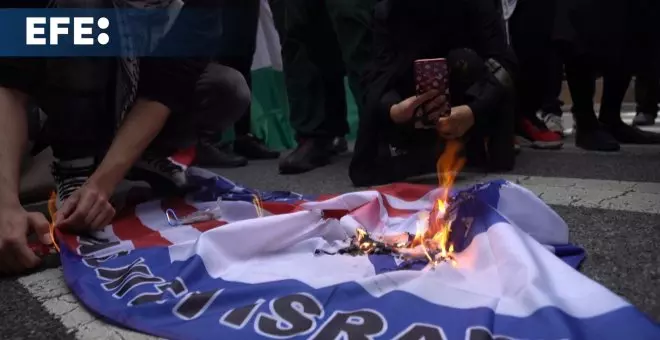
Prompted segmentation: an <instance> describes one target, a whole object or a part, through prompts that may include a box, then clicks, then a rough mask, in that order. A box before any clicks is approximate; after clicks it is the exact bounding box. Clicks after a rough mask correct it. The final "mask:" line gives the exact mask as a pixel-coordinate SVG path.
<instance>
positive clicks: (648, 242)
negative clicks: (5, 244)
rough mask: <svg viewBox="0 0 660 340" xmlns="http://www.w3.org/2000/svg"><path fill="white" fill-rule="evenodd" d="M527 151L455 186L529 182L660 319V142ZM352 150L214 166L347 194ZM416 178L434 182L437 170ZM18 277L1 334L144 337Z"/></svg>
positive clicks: (5, 282)
mask: <svg viewBox="0 0 660 340" xmlns="http://www.w3.org/2000/svg"><path fill="white" fill-rule="evenodd" d="M571 143H572V141H571V139H570V138H569V139H568V140H567V145H566V147H565V148H564V150H560V151H537V150H529V149H525V150H523V152H522V154H521V155H520V156H519V161H518V163H519V164H518V167H517V169H516V170H515V171H513V172H512V173H510V174H474V173H469V174H462V175H461V176H460V177H459V182H458V185H459V186H464V185H468V184H470V183H474V182H475V181H480V180H484V179H490V178H506V179H509V180H512V181H515V182H517V183H520V184H521V185H523V186H525V187H527V188H529V189H530V190H532V191H533V192H535V193H536V194H538V195H539V196H540V197H541V198H542V199H544V200H545V201H546V202H547V203H548V204H550V205H551V206H552V207H553V208H554V209H555V210H556V211H557V212H558V213H559V214H560V215H561V216H562V217H563V218H564V219H565V220H566V221H567V223H568V225H569V227H570V231H571V238H572V241H573V242H574V243H576V244H579V245H581V246H583V247H584V248H585V249H586V250H587V253H588V258H587V260H586V262H585V264H584V266H583V268H582V272H583V273H584V274H585V275H587V276H589V277H590V278H592V279H594V280H596V281H598V282H600V283H601V284H603V285H605V286H606V287H608V288H609V289H611V290H613V291H614V292H616V293H618V294H620V295H622V296H623V297H625V298H626V299H628V300H629V301H630V302H631V303H633V304H634V305H636V306H637V307H639V308H640V309H641V310H642V311H644V312H646V313H648V315H649V316H651V317H652V318H653V319H655V320H656V321H660V289H659V288H658V287H660V171H659V170H660V146H642V147H640V146H632V147H624V149H623V150H622V151H621V152H620V153H614V154H604V153H590V152H585V151H582V150H579V149H576V148H575V147H573V146H572V144H571ZM349 159H350V155H349V154H347V155H343V156H340V157H338V158H337V159H336V160H335V162H334V163H333V164H332V165H329V166H327V167H324V168H321V169H317V170H315V171H312V172H310V173H307V174H302V175H298V176H282V175H279V174H278V171H277V162H275V161H260V162H252V163H251V164H250V165H249V166H248V167H246V168H240V169H218V170H217V172H218V173H219V174H221V175H223V176H226V177H228V178H230V179H232V180H234V181H237V182H239V183H241V184H244V185H247V186H250V187H254V188H258V189H263V190H274V189H277V190H292V191H297V192H301V193H310V194H318V193H341V192H346V191H351V190H356V188H354V187H352V186H351V184H350V181H349V180H348V178H347V174H346V171H347V166H348V162H349ZM415 181H416V182H422V183H433V181H434V176H433V175H429V176H421V177H419V178H417V179H415ZM50 267H51V268H50V269H45V270H41V271H39V272H38V273H34V274H32V275H28V276H25V277H22V278H18V279H16V278H12V279H0V289H1V290H2V291H3V294H0V307H2V308H0V317H2V319H1V320H2V322H0V339H45V338H48V339H148V338H149V337H145V336H142V335H138V334H136V333H133V332H128V331H125V330H121V329H118V328H115V327H114V326H110V325H107V324H105V323H104V322H103V321H100V320H97V319H96V318H95V317H93V316H92V315H90V314H89V313H87V312H86V311H85V309H84V308H83V307H81V306H80V305H78V304H77V303H76V300H75V297H73V296H71V295H70V293H69V291H68V289H67V288H66V286H65V285H64V283H63V281H62V276H61V275H62V274H61V270H60V269H59V268H58V265H57V263H51V264H50Z"/></svg>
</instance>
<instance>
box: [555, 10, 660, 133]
mask: <svg viewBox="0 0 660 340" xmlns="http://www.w3.org/2000/svg"><path fill="white" fill-rule="evenodd" d="M557 3H558V6H557V21H556V25H555V30H554V38H555V39H556V40H557V41H558V42H559V43H560V45H561V46H562V49H563V56H564V58H565V60H566V73H567V80H568V82H569V86H570V88H571V95H572V97H573V101H574V102H575V105H574V109H573V113H574V115H575V116H576V123H577V125H578V128H579V127H580V126H582V127H584V128H587V129H588V128H594V127H596V126H597V121H596V120H595V118H593V117H587V116H590V115H593V108H592V106H593V101H592V98H593V92H594V91H593V88H594V86H593V85H587V82H588V78H592V80H591V82H593V81H594V80H595V78H596V75H597V74H600V75H602V76H603V96H602V99H601V110H600V121H601V122H603V123H606V124H620V123H621V117H620V115H621V102H622V101H623V98H624V96H625V92H626V90H627V88H628V85H629V83H630V79H631V76H632V74H633V73H634V72H636V71H638V70H639V66H641V65H645V66H643V67H644V68H645V70H644V71H643V72H649V71H651V72H653V67H652V65H650V64H652V63H651V62H648V61H652V60H653V59H658V58H657V57H655V58H654V57H653V55H657V54H656V53H657V51H658V40H660V36H659V35H658V28H657V26H658V25H657V20H658V19H659V18H658V15H660V13H658V1H656V0H630V1H626V0H605V1H599V0H575V1H574V0H557ZM640 56H641V57H642V59H638V57H640ZM571 83H572V84H571ZM578 84H580V85H578ZM587 112H591V114H587Z"/></svg>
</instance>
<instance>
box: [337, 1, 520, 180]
mask: <svg viewBox="0 0 660 340" xmlns="http://www.w3.org/2000/svg"><path fill="white" fill-rule="evenodd" d="M411 19H414V20H411ZM374 27H375V30H374V50H375V51H376V54H377V55H376V57H375V62H374V63H373V64H372V65H371V68H370V69H369V70H368V72H366V76H365V77H364V79H363V81H364V82H365V88H366V89H368V90H367V93H366V94H365V102H366V112H365V114H364V116H363V117H360V118H361V119H360V126H359V128H358V138H357V141H356V144H355V152H354V156H353V159H352V161H351V165H350V170H349V175H350V178H351V180H352V182H353V184H355V185H356V186H367V185H377V184H383V183H388V182H392V181H398V180H403V179H405V178H407V177H410V176H414V175H419V174H423V173H429V172H434V171H435V169H436V168H435V167H436V160H437V157H438V156H439V154H440V153H441V152H442V150H443V144H444V143H442V141H443V140H449V139H461V140H463V142H464V143H465V149H466V150H465V151H466V153H467V155H466V156H467V161H468V166H469V165H472V166H478V167H481V168H484V169H486V170H489V171H507V170H511V169H512V168H513V165H514V162H515V150H514V110H513V109H514V108H513V105H514V104H513V78H512V73H513V69H514V68H515V65H516V62H515V57H514V55H513V53H512V52H511V51H510V49H509V47H508V45H507V42H506V34H505V28H504V24H503V22H502V19H501V17H500V16H499V15H498V12H497V10H496V8H495V5H494V3H493V1H490V0H466V1H449V0H441V1H438V0H416V1H412V2H409V1H405V0H383V1H381V2H380V3H379V4H378V5H377V6H376V8H375V17H374ZM429 58H445V59H446V62H447V66H448V69H449V82H448V84H449V92H450V95H449V98H446V96H445V95H444V94H443V93H440V92H436V91H430V92H426V93H423V94H421V95H414V94H415V79H414V72H413V65H414V62H415V60H418V59H429ZM405 98H407V99H405ZM448 106H450V107H451V110H450V113H449V115H448V116H446V117H443V115H444V114H445V113H446V112H447V108H448Z"/></svg>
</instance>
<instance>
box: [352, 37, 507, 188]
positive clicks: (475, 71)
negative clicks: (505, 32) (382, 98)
mask: <svg viewBox="0 0 660 340" xmlns="http://www.w3.org/2000/svg"><path fill="white" fill-rule="evenodd" d="M447 62H448V66H449V69H450V80H449V88H450V93H451V96H450V97H451V105H452V106H460V105H466V104H469V103H468V102H467V101H466V98H465V93H466V91H467V90H468V88H470V87H471V86H472V85H473V84H474V83H475V82H477V81H478V80H479V79H482V78H484V77H487V76H489V74H488V73H489V72H490V71H489V70H488V69H487V68H486V66H485V65H484V60H483V59H482V58H481V57H479V56H478V55H477V54H476V53H475V52H474V51H472V50H468V49H459V50H454V51H451V52H450V53H449V55H448V57H447ZM411 95H412V93H411ZM513 107H514V98H513V96H503V97H502V98H501V100H500V102H499V103H498V105H497V106H496V107H493V108H492V110H493V111H492V112H491V113H489V114H490V117H491V118H490V120H489V122H488V123H489V124H486V126H487V128H486V129H482V130H478V129H477V128H476V127H473V128H472V129H471V130H470V131H468V133H467V134H466V135H465V136H464V138H463V142H464V145H465V148H464V152H465V154H464V156H465V157H466V159H467V163H468V165H472V166H475V167H480V168H482V169H484V170H487V171H488V170H493V171H508V170H511V169H512V168H513V166H514V164H515V152H514V145H513V144H514V136H515V134H514V128H515V113H514V110H513ZM381 130H386V132H385V133H373V132H375V131H381ZM372 136H373V137H372ZM375 136H379V137H375ZM370 138H371V139H375V140H367V139H370ZM444 145H445V143H444V140H442V139H440V138H439V136H438V133H437V131H436V130H435V129H431V130H423V129H416V128H414V124H413V123H409V124H401V125H395V124H392V125H391V126H367V125H366V124H361V125H360V130H359V131H358V141H357V142H356V145H355V152H354V155H353V159H352V160H351V164H350V169H349V175H350V178H351V180H352V181H353V183H354V184H355V185H357V186H365V185H377V184H384V183H389V182H394V181H400V180H404V179H405V178H407V177H410V176H414V175H419V174H424V173H430V172H435V171H436V160H437V159H438V156H439V155H440V154H441V153H442V151H443V150H444Z"/></svg>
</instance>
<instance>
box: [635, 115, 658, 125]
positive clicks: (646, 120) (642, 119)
mask: <svg viewBox="0 0 660 340" xmlns="http://www.w3.org/2000/svg"><path fill="white" fill-rule="evenodd" d="M656 118H657V115H654V114H652V113H643V112H638V113H637V115H636V116H635V118H633V121H632V125H633V126H651V125H654V124H655V119H656Z"/></svg>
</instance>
